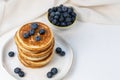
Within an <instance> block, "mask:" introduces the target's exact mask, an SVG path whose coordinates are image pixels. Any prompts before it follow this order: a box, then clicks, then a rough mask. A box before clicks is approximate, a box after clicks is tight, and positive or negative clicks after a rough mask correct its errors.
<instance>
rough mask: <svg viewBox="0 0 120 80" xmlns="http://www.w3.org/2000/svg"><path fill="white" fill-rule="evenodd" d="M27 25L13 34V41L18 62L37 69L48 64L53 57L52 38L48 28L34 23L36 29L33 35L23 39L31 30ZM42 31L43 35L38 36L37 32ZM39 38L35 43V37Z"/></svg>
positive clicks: (29, 24) (29, 25) (39, 23)
mask: <svg viewBox="0 0 120 80" xmlns="http://www.w3.org/2000/svg"><path fill="white" fill-rule="evenodd" d="M32 24H33V23H28V24H25V25H24V26H22V27H21V28H20V29H19V30H18V31H17V32H16V34H15V36H14V40H15V43H16V45H17V49H18V53H19V54H18V58H19V60H20V62H21V63H22V64H23V65H24V66H26V67H30V68H39V67H42V66H44V65H46V64H48V63H49V62H50V61H51V59H52V56H53V49H54V37H53V34H52V31H51V30H50V28H49V27H48V26H47V25H45V24H43V23H41V22H36V24H37V26H38V28H37V29H36V30H35V33H34V35H31V36H29V37H28V38H24V37H23V35H24V34H25V33H28V32H29V31H30V30H31V25H32ZM40 29H44V30H45V33H44V34H42V35H41V34H39V30H40ZM36 36H40V41H36V40H35V37H36Z"/></svg>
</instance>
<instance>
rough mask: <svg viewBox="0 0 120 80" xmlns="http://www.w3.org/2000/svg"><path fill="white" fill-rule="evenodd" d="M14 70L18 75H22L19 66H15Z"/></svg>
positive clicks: (23, 74)
mask: <svg viewBox="0 0 120 80" xmlns="http://www.w3.org/2000/svg"><path fill="white" fill-rule="evenodd" d="M14 72H15V73H16V74H18V75H19V77H24V76H25V73H24V72H23V71H22V70H21V69H20V68H18V67H17V68H15V69H14Z"/></svg>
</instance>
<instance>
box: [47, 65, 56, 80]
mask: <svg viewBox="0 0 120 80" xmlns="http://www.w3.org/2000/svg"><path fill="white" fill-rule="evenodd" d="M57 73H58V70H57V68H55V67H54V68H52V69H51V71H50V72H48V73H47V77H48V78H52V77H53V76H54V75H56V74H57Z"/></svg>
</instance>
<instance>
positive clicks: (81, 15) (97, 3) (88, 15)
mask: <svg viewBox="0 0 120 80" xmlns="http://www.w3.org/2000/svg"><path fill="white" fill-rule="evenodd" d="M59 4H66V5H69V6H73V7H74V8H75V10H76V12H77V15H78V20H79V21H83V22H93V23H104V24H120V0H1V1H0V14H1V15H0V23H1V24H0V36H1V35H3V34H4V33H6V32H8V31H10V30H11V29H12V28H14V27H16V26H19V25H21V24H24V23H26V22H28V21H31V20H35V19H37V18H40V17H41V16H43V14H44V13H46V12H47V10H48V9H49V8H50V7H53V6H56V5H59Z"/></svg>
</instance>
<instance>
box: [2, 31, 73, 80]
mask: <svg viewBox="0 0 120 80" xmlns="http://www.w3.org/2000/svg"><path fill="white" fill-rule="evenodd" d="M14 33H15V30H14V31H13V32H12V36H11V37H10V35H9V34H7V35H6V37H5V38H6V42H5V44H4V46H3V49H2V65H3V67H4V68H5V70H6V71H7V72H8V73H9V74H10V75H11V76H13V77H14V78H15V79H16V80H61V79H63V77H64V76H65V75H66V74H67V73H68V72H69V70H70V67H71V65H72V60H73V52H72V49H71V47H70V45H68V44H67V42H66V41H65V40H64V39H62V38H61V37H59V36H58V35H57V34H55V33H54V37H55V48H56V47H61V48H62V49H63V50H64V51H65V52H66V55H65V56H63V57H62V56H59V55H58V54H56V52H55V49H54V53H55V55H54V57H53V59H52V61H51V62H50V63H49V64H48V65H46V66H44V67H42V68H37V69H31V68H27V67H25V66H23V65H22V64H21V63H20V61H19V60H18V57H17V55H18V52H17V48H16V45H15V42H14V40H13V37H14ZM8 38H9V39H8ZM9 51H14V52H15V57H9V56H8V53H9ZM16 67H20V68H21V69H22V70H23V71H24V72H25V77H23V78H20V77H19V76H18V75H17V74H15V73H14V68H16ZM53 67H56V68H57V69H58V73H57V74H56V75H55V76H53V77H52V78H47V76H46V74H47V72H49V71H50V70H51V68H53ZM8 80H9V79H8Z"/></svg>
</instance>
